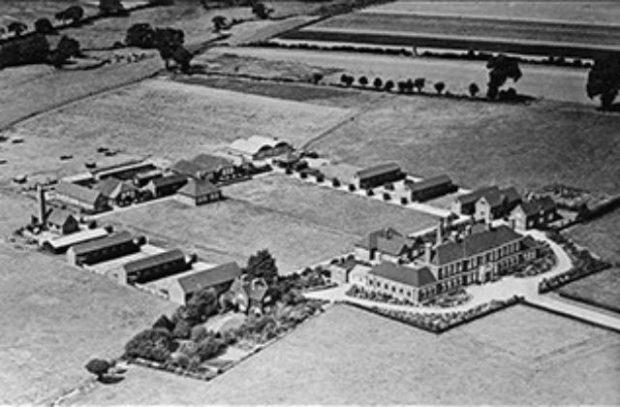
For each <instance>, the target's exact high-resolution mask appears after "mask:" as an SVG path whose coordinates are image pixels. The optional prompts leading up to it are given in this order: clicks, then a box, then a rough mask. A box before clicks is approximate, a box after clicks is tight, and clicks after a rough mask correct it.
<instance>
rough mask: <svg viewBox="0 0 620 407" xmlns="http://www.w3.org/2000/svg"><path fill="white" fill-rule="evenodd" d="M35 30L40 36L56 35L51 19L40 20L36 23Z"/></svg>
mask: <svg viewBox="0 0 620 407" xmlns="http://www.w3.org/2000/svg"><path fill="white" fill-rule="evenodd" d="M34 30H35V31H36V32H38V33H39V34H54V33H56V29H55V28H54V26H53V25H52V23H51V22H50V20H49V19H47V18H40V19H38V20H37V21H35V23H34Z"/></svg>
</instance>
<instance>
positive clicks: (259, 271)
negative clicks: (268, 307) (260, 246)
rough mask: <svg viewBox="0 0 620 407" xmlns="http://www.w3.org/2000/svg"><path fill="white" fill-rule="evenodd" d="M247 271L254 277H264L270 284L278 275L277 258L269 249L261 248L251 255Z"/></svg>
mask: <svg viewBox="0 0 620 407" xmlns="http://www.w3.org/2000/svg"><path fill="white" fill-rule="evenodd" d="M244 271H245V273H247V274H248V275H249V276H250V277H253V278H264V279H265V281H266V282H267V283H268V284H272V283H273V282H274V281H275V280H276V279H277V277H278V267H277V266H276V260H275V259H274V258H273V256H272V255H271V253H269V251H268V250H266V249H265V250H259V251H258V252H257V253H256V254H254V255H252V256H250V258H249V259H248V264H247V266H246V268H245V270H244Z"/></svg>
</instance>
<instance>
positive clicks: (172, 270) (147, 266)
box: [119, 249, 190, 284]
mask: <svg viewBox="0 0 620 407" xmlns="http://www.w3.org/2000/svg"><path fill="white" fill-rule="evenodd" d="M189 268H190V264H189V263H188V261H187V260H186V258H185V255H184V254H183V252H182V251H181V250H179V249H174V250H169V251H166V252H163V253H159V254H155V255H152V256H148V257H145V258H143V259H140V260H135V261H132V262H129V263H127V264H125V265H124V266H123V269H122V272H121V273H120V276H119V278H120V279H121V281H120V282H121V283H125V284H144V283H148V282H150V281H153V280H157V279H159V278H164V277H167V276H171V275H173V274H177V273H181V272H183V271H187V270H189Z"/></svg>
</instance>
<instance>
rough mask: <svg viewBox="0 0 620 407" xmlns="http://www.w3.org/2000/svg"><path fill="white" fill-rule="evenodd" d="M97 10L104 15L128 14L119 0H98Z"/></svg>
mask: <svg viewBox="0 0 620 407" xmlns="http://www.w3.org/2000/svg"><path fill="white" fill-rule="evenodd" d="M99 11H100V12H101V14H102V15H104V16H126V15H129V13H128V12H127V10H126V9H125V7H124V6H123V4H122V3H121V0H99Z"/></svg>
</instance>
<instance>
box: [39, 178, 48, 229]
mask: <svg viewBox="0 0 620 407" xmlns="http://www.w3.org/2000/svg"><path fill="white" fill-rule="evenodd" d="M37 203H38V204H39V219H38V221H39V225H40V226H43V225H44V224H45V218H46V216H47V213H46V212H47V208H46V205H45V190H44V189H43V187H42V186H41V184H37Z"/></svg>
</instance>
